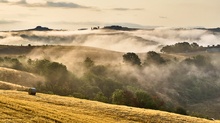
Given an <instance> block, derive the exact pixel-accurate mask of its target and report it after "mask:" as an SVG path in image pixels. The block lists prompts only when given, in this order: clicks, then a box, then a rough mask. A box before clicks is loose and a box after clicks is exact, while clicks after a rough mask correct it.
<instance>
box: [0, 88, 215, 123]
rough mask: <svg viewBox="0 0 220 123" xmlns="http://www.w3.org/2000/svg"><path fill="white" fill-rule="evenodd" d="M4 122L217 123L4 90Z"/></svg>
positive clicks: (0, 97) (0, 99)
mask: <svg viewBox="0 0 220 123" xmlns="http://www.w3.org/2000/svg"><path fill="white" fill-rule="evenodd" d="M0 107H1V108H0V114H1V115H0V122H20V123H22V122H39V123H42V122H74V123H75V122H83V123H97V122H105V123H115V122H120V123H123V122H124V123H128V122H130V123H132V122H142V123H144V122H146V123H165V122H167V123H171V122H172V123H207V122H212V123H213V122H217V121H210V120H206V119H199V118H195V117H189V116H182V115H178V114H173V113H167V112H162V111H155V110H148V109H139V108H132V107H126V106H117V105H110V104H104V103H100V102H95V101H88V100H82V99H76V98H72V97H62V96H56V95H47V94H40V93H38V94H37V95H36V96H30V95H28V94H27V93H26V92H18V91H4V90H0Z"/></svg>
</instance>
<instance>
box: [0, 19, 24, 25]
mask: <svg viewBox="0 0 220 123" xmlns="http://www.w3.org/2000/svg"><path fill="white" fill-rule="evenodd" d="M19 22H20V21H16V20H0V24H14V23H19Z"/></svg>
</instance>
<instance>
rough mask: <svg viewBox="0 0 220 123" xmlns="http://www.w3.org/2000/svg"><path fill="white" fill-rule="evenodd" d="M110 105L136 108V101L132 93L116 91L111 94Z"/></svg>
mask: <svg viewBox="0 0 220 123" xmlns="http://www.w3.org/2000/svg"><path fill="white" fill-rule="evenodd" d="M112 103H113V104H118V105H127V106H136V99H135V97H134V95H133V93H132V92H130V91H128V90H120V89H117V90H115V91H114V93H113V94H112Z"/></svg>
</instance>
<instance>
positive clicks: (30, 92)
mask: <svg viewBox="0 0 220 123" xmlns="http://www.w3.org/2000/svg"><path fill="white" fill-rule="evenodd" d="M36 93H37V89H36V88H29V89H28V94H29V95H36Z"/></svg>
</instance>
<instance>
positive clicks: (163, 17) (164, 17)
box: [159, 16, 168, 19]
mask: <svg viewBox="0 0 220 123" xmlns="http://www.w3.org/2000/svg"><path fill="white" fill-rule="evenodd" d="M159 18H160V19H168V18H167V17H166V16H159Z"/></svg>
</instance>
